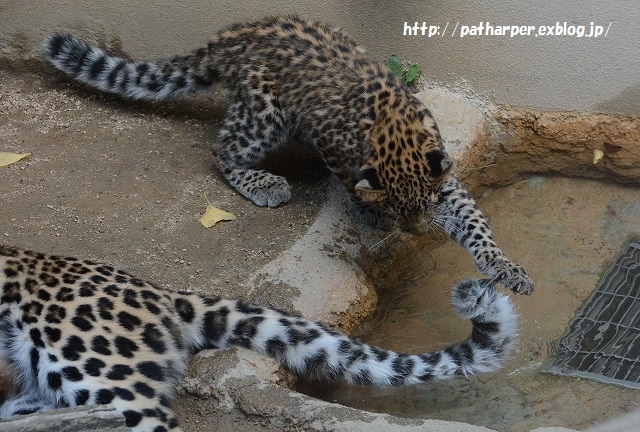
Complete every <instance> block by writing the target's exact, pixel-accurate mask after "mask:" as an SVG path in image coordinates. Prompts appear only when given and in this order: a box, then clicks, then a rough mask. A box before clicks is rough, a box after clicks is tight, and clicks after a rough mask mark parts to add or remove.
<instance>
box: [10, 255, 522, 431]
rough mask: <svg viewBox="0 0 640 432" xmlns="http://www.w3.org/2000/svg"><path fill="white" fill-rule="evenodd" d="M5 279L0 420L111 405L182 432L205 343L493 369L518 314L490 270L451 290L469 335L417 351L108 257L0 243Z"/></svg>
mask: <svg viewBox="0 0 640 432" xmlns="http://www.w3.org/2000/svg"><path fill="white" fill-rule="evenodd" d="M0 287H1V292H0V294H1V297H0V364H2V363H5V364H6V363H8V364H9V365H10V366H11V368H13V369H14V370H15V371H16V374H15V375H16V379H17V380H18V386H19V391H18V395H17V396H15V397H14V398H12V399H9V400H8V401H6V402H5V403H4V405H2V406H1V407H0V418H5V417H10V416H12V415H17V414H27V413H32V412H36V411H39V410H46V409H54V408H58V407H65V406H77V405H95V404H111V405H113V406H114V407H115V408H116V409H117V410H118V411H119V412H121V413H122V414H123V415H124V417H125V419H126V423H127V425H128V426H129V427H131V428H133V430H134V431H155V432H160V431H168V430H171V431H179V430H181V429H180V427H179V425H178V420H177V419H176V416H175V414H174V412H173V411H172V410H171V408H170V402H171V399H172V396H173V394H174V391H175V388H176V385H177V383H178V382H179V380H180V378H181V377H182V374H183V373H184V370H185V367H186V361H187V357H188V356H189V355H190V354H191V353H193V352H196V351H198V350H202V349H205V348H227V347H230V346H234V345H235V346H240V347H244V348H249V349H252V350H255V351H258V352H260V353H262V354H266V355H268V356H271V357H273V358H275V359H277V360H279V361H280V362H282V364H283V365H284V366H286V367H287V368H289V369H290V370H292V371H293V372H296V373H298V374H303V375H308V376H312V377H317V378H320V379H325V380H344V381H347V382H350V383H357V384H364V385H376V386H384V385H392V386H405V385H412V384H419V383H422V382H426V381H432V380H440V379H446V378H450V377H453V376H455V375H471V374H474V373H478V372H488V371H492V370H496V369H497V368H499V367H500V366H501V364H502V363H503V362H504V360H505V359H506V357H507V354H508V352H509V350H510V348H511V347H512V345H513V343H514V340H515V333H516V324H517V322H516V321H517V320H516V316H515V313H514V311H513V307H512V305H511V303H510V302H509V300H508V299H507V297H505V296H502V295H501V294H498V293H497V292H496V289H495V286H494V284H493V283H492V282H491V281H488V280H467V281H464V282H461V283H459V284H457V285H456V286H455V287H454V288H453V295H452V301H453V306H454V307H455V309H456V311H457V312H458V314H459V315H460V316H462V317H464V318H466V319H469V320H471V322H472V324H473V331H472V334H471V336H470V337H469V338H468V339H467V340H466V341H464V342H459V343H457V344H454V345H451V346H450V347H449V348H447V349H445V350H443V351H439V352H433V353H425V354H419V355H408V354H397V353H395V352H391V351H387V350H384V349H381V348H376V347H372V346H369V345H366V344H364V343H361V342H358V341H355V340H352V339H349V338H348V337H347V336H345V335H343V334H341V333H339V332H336V331H334V330H331V329H329V328H327V327H325V326H324V325H322V324H320V323H316V322H313V321H310V320H307V319H305V318H301V317H299V316H295V315H291V314H288V313H285V312H282V311H278V310H274V309H269V308H263V307H255V306H249V305H247V304H245V303H242V302H240V301H237V300H223V299H220V298H205V297H200V296H198V295H195V294H190V293H186V292H171V291H165V290H162V289H160V288H157V287H155V286H153V285H151V284H150V283H147V282H144V281H142V280H140V279H136V278H135V277H133V276H131V275H129V274H127V273H125V272H123V271H121V270H117V269H114V268H113V267H110V266H107V265H102V264H98V263H95V262H92V261H81V260H78V259H75V258H65V257H61V256H50V255H44V254H40V253H36V252H28V251H23V250H19V249H15V248H12V247H7V246H0Z"/></svg>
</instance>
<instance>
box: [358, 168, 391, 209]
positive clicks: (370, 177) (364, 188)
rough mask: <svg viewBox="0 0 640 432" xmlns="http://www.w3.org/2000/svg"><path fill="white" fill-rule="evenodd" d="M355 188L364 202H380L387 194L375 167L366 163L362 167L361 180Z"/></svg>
mask: <svg viewBox="0 0 640 432" xmlns="http://www.w3.org/2000/svg"><path fill="white" fill-rule="evenodd" d="M355 190H356V195H357V196H358V198H360V199H361V200H362V202H369V203H375V202H380V201H382V200H383V199H384V197H385V196H386V194H387V191H386V190H385V189H384V188H383V187H382V184H380V179H379V178H378V173H377V172H376V170H375V168H372V167H369V166H366V165H365V166H364V167H362V168H361V169H360V181H359V182H358V183H357V184H356V187H355Z"/></svg>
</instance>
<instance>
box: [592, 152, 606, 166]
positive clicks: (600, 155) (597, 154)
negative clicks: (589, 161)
mask: <svg viewBox="0 0 640 432" xmlns="http://www.w3.org/2000/svg"><path fill="white" fill-rule="evenodd" d="M603 157H604V153H603V152H602V150H594V151H593V164H594V165H595V164H597V163H598V162H600V159H602V158H603Z"/></svg>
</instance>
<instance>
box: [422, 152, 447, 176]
mask: <svg viewBox="0 0 640 432" xmlns="http://www.w3.org/2000/svg"><path fill="white" fill-rule="evenodd" d="M426 157H427V164H428V165H429V174H430V176H431V177H433V178H438V177H442V176H443V175H445V174H447V173H448V172H449V170H450V169H451V167H452V166H453V161H452V160H451V158H450V157H449V155H448V154H447V153H446V152H445V151H444V150H441V149H435V150H431V151H430V152H427V156H426Z"/></svg>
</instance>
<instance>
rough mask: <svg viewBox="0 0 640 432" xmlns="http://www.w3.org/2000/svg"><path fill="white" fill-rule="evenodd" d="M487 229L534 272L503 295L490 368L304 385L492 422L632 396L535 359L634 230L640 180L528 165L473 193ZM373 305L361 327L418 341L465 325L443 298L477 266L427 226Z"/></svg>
mask: <svg viewBox="0 0 640 432" xmlns="http://www.w3.org/2000/svg"><path fill="white" fill-rule="evenodd" d="M478 202H479V205H480V207H481V208H482V210H483V212H484V213H485V215H486V216H487V217H488V218H489V222H490V224H491V227H492V229H493V231H494V234H495V236H496V239H497V241H498V243H499V244H500V246H501V247H502V248H503V250H504V251H505V253H506V255H507V256H508V257H510V258H511V259H512V260H515V261H516V262H518V263H520V264H522V265H523V266H524V267H525V268H526V269H527V271H528V272H529V274H530V275H531V277H532V279H533V280H534V282H535V283H536V291H535V293H534V294H533V295H532V296H528V297H523V296H515V295H513V296H512V297H511V298H512V300H513V301H514V302H515V303H516V304H517V306H518V310H519V314H520V339H519V345H518V348H517V350H516V352H515V353H514V354H513V355H512V359H511V360H510V361H509V362H508V363H507V364H506V366H505V367H504V368H503V369H502V370H500V371H499V372H497V373H494V374H485V375H480V376H477V377H473V378H472V379H469V380H465V379H456V380H452V381H448V382H439V383H429V384H425V385H421V386H416V387H410V388H390V389H373V388H365V387H353V386H347V385H340V386H338V387H334V388H319V387H318V385H317V383H313V384H303V385H302V386H301V387H303V389H304V392H305V393H307V394H311V395H313V396H316V397H320V398H322V399H325V400H327V401H332V402H337V403H340V404H343V405H348V406H352V407H356V408H360V409H364V410H367V411H375V412H385V413H389V414H393V415H398V416H402V417H413V418H431V419H442V420H452V421H462V422H467V423H471V424H476V425H482V426H486V427H488V428H491V429H495V430H498V431H505V432H506V431H509V432H521V431H529V430H531V429H533V428H535V427H540V426H565V427H569V428H575V429H583V428H586V427H588V426H590V425H592V424H595V423H599V422H602V421H603V420H605V419H607V418H611V417H615V416H618V415H620V414H623V413H626V412H628V411H632V410H634V409H637V408H639V407H640V391H638V390H633V389H628V388H623V387H620V386H616V385H611V384H603V383H599V382H595V381H590V380H587V379H579V378H572V377H564V376H555V375H549V374H545V373H541V372H540V370H541V368H542V367H543V365H545V364H546V363H547V362H548V361H549V360H550V359H551V358H552V357H551V356H553V349H554V344H555V341H556V340H558V339H559V338H560V336H562V334H563V333H564V331H565V329H566V327H567V325H568V323H569V321H570V320H571V319H572V318H573V316H574V315H575V313H576V311H577V310H578V309H579V308H580V306H581V305H582V304H583V302H584V301H585V300H586V299H587V298H588V297H589V294H590V293H591V292H592V291H593V289H594V288H595V286H596V285H597V282H598V280H599V279H600V277H601V275H602V273H603V272H604V271H605V270H606V269H607V267H608V266H609V265H610V264H611V262H612V260H613V258H614V257H615V256H616V254H617V253H618V252H620V251H621V250H622V248H623V247H624V245H625V244H626V243H627V241H628V240H629V239H631V238H635V239H637V238H640V189H639V188H637V187H627V186H620V185H616V184H608V183H604V182H595V181H590V180H580V179H567V178H557V177H532V178H530V179H528V180H526V181H523V182H520V183H517V184H515V185H512V186H508V187H505V188H501V189H496V190H493V191H488V192H487V193H485V194H484V196H483V197H481V198H480V199H478ZM379 273H380V275H379V278H378V280H377V285H378V287H377V289H378V293H379V297H380V304H379V308H378V310H377V312H376V314H375V316H374V317H372V319H371V320H370V321H369V322H368V323H366V325H365V326H364V328H363V332H362V334H361V335H360V336H361V338H362V339H363V340H364V341H366V342H368V343H371V344H373V345H377V346H382V347H384V348H388V349H392V350H395V351H401V352H410V353H419V352H424V351H431V350H436V349H441V348H445V347H446V346H448V345H449V344H450V343H451V342H453V341H455V340H459V339H464V338H466V337H467V335H468V332H469V331H470V324H469V323H468V322H464V321H462V320H460V319H458V318H457V317H456V316H455V315H454V312H453V310H452V308H451V306H450V305H449V293H450V288H451V287H452V286H453V284H454V283H455V282H456V281H458V280H460V279H463V278H466V277H472V276H479V273H477V271H476V270H475V267H474V265H473V262H472V260H471V258H470V256H469V255H468V254H467V253H466V251H464V250H463V249H462V248H460V247H459V246H457V245H455V244H454V243H453V242H451V241H449V240H447V239H445V238H442V237H441V238H437V237H436V238H434V237H433V236H427V237H426V238H425V239H424V240H421V241H420V244H419V245H418V246H417V247H416V248H415V249H412V250H408V251H407V252H406V253H404V254H403V255H402V256H399V257H397V258H396V259H395V260H394V262H393V263H391V264H390V265H389V266H388V268H383V269H380V270H379Z"/></svg>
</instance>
